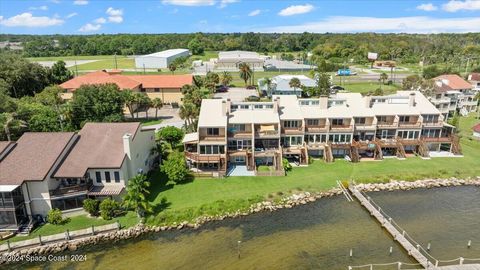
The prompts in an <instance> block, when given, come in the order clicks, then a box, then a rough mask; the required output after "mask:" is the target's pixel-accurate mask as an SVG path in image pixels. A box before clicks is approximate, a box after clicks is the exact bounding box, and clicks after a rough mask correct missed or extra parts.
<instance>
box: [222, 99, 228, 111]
mask: <svg viewBox="0 0 480 270" xmlns="http://www.w3.org/2000/svg"><path fill="white" fill-rule="evenodd" d="M222 115H227V101H226V100H225V99H222Z"/></svg>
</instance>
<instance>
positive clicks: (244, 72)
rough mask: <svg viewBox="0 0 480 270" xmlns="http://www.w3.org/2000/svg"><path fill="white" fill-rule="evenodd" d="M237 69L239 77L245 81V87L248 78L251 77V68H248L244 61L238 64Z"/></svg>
mask: <svg viewBox="0 0 480 270" xmlns="http://www.w3.org/2000/svg"><path fill="white" fill-rule="evenodd" d="M238 69H239V70H240V78H241V79H242V80H243V81H244V82H245V87H246V86H247V82H248V80H249V79H250V78H251V77H252V69H250V66H249V65H248V64H247V63H244V62H242V63H240V64H239V65H238Z"/></svg>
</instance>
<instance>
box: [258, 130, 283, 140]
mask: <svg viewBox="0 0 480 270" xmlns="http://www.w3.org/2000/svg"><path fill="white" fill-rule="evenodd" d="M279 136H280V133H279V132H278V130H277V129H276V130H255V137H258V138H271V137H279Z"/></svg>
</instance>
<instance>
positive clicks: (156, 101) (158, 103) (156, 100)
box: [152, 97, 163, 119]
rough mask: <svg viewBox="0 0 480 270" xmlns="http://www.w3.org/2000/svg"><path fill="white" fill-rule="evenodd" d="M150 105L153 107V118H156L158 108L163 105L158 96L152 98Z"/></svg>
mask: <svg viewBox="0 0 480 270" xmlns="http://www.w3.org/2000/svg"><path fill="white" fill-rule="evenodd" d="M152 107H153V108H155V119H158V110H159V109H161V108H162V107H163V102H162V100H161V99H160V98H158V97H157V98H154V99H153V100H152Z"/></svg>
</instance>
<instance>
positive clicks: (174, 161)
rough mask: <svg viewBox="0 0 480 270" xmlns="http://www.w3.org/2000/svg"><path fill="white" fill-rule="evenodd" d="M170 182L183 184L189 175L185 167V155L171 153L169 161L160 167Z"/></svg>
mask: <svg viewBox="0 0 480 270" xmlns="http://www.w3.org/2000/svg"><path fill="white" fill-rule="evenodd" d="M160 169H161V171H162V172H164V173H165V174H166V175H167V177H168V179H169V180H170V181H173V182H175V183H181V182H183V181H185V180H186V179H187V177H188V175H189V170H188V168H187V167H186V166H185V157H184V156H183V153H180V152H178V151H175V152H172V153H170V155H168V157H167V159H166V160H164V161H163V164H162V166H161V167H160Z"/></svg>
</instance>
